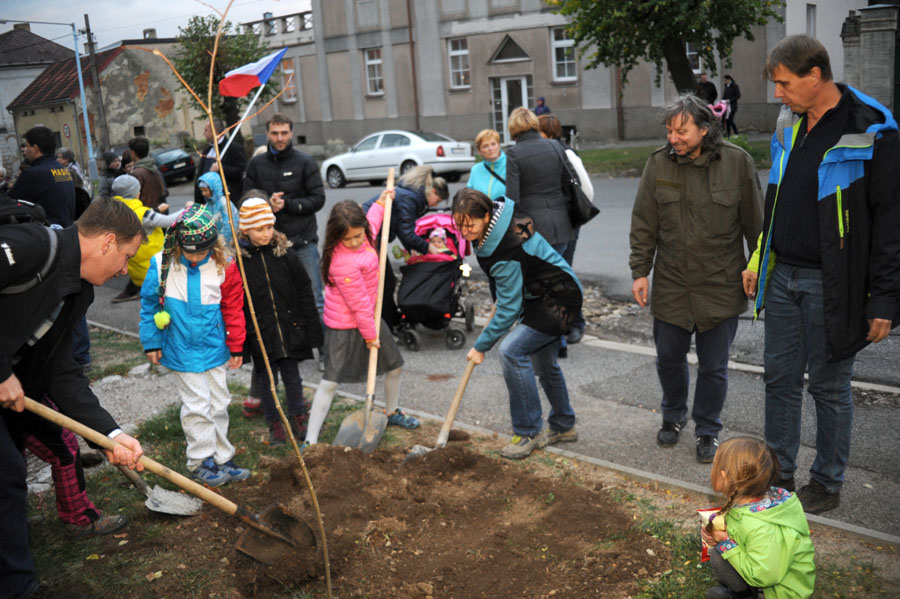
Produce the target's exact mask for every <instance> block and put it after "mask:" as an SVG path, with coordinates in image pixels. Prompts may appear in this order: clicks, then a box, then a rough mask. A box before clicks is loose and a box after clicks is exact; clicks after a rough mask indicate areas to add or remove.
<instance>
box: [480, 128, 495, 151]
mask: <svg viewBox="0 0 900 599" xmlns="http://www.w3.org/2000/svg"><path fill="white" fill-rule="evenodd" d="M492 140H493V141H496V142H497V143H500V134H499V133H497V132H496V131H494V130H493V129H482V130H481V131H479V132H478V135H476V136H475V149H476V150H480V149H481V144H483V143H484V142H486V141H492Z"/></svg>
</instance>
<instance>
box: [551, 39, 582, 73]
mask: <svg viewBox="0 0 900 599" xmlns="http://www.w3.org/2000/svg"><path fill="white" fill-rule="evenodd" d="M551 39H552V44H553V80H554V81H574V80H575V79H577V78H578V75H577V72H576V70H575V66H576V65H575V40H573V39H572V38H571V37H569V32H568V31H566V28H565V27H556V28H554V29H553V31H552V37H551Z"/></svg>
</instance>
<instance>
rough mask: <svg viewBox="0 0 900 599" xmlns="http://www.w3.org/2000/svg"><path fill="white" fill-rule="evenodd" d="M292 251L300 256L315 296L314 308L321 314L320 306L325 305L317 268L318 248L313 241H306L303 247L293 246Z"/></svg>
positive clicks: (320, 278)
mask: <svg viewBox="0 0 900 599" xmlns="http://www.w3.org/2000/svg"><path fill="white" fill-rule="evenodd" d="M294 252H295V253H296V254H297V257H298V258H300V263H301V264H302V265H303V268H304V270H306V274H307V275H309V281H310V283H312V289H313V294H314V295H315V296H316V309H317V310H318V311H319V314H322V308H323V307H324V306H325V296H324V294H323V293H322V275H321V272H320V270H319V268H320V267H319V248H318V247H316V244H315V243H307V244H306V245H304V246H303V247H300V248H298V247H295V248H294Z"/></svg>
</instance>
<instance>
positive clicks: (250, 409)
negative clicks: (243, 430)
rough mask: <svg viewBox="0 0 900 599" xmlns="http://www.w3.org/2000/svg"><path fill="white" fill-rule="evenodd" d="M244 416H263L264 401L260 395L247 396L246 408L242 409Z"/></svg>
mask: <svg viewBox="0 0 900 599" xmlns="http://www.w3.org/2000/svg"><path fill="white" fill-rule="evenodd" d="M242 413H243V415H244V418H253V417H255V416H262V401H261V400H260V399H259V398H258V397H250V396H249V395H248V396H247V399H245V400H244V409H243V410H242Z"/></svg>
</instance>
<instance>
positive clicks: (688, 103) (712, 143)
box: [662, 94, 722, 150]
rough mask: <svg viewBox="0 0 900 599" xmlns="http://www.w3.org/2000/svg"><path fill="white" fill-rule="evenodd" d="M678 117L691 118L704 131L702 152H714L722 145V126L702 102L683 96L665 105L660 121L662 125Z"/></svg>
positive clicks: (692, 96) (689, 95)
mask: <svg viewBox="0 0 900 599" xmlns="http://www.w3.org/2000/svg"><path fill="white" fill-rule="evenodd" d="M680 117H685V118H686V117H691V118H692V119H694V123H696V124H697V126H698V127H700V128H701V129H706V135H705V136H704V137H703V144H702V147H703V149H704V150H715V149H716V148H718V147H719V146H720V145H722V124H721V122H720V121H719V119H717V118H716V116H715V115H714V114H713V112H712V110H710V109H709V106H707V104H706V102H705V101H704V100H702V99H700V98H698V97H697V96H695V95H694V94H684V95H681V96H678V97H677V98H675V99H674V100H671V101H670V102H669V103H668V104H666V107H665V109H664V110H663V119H662V122H663V124H664V125H666V124H669V123H671V122H672V121H673V120H674V119H677V118H680ZM679 122H680V121H679Z"/></svg>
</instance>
